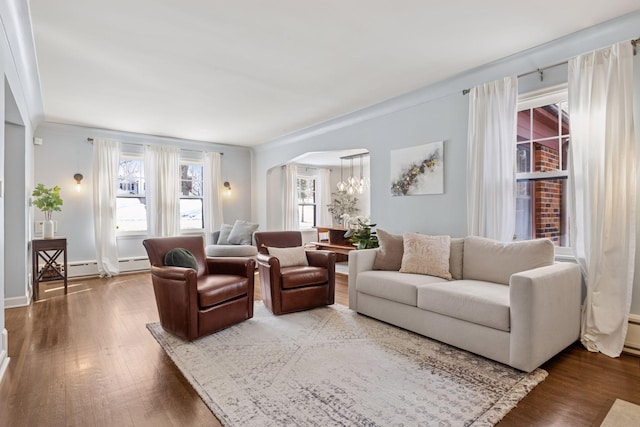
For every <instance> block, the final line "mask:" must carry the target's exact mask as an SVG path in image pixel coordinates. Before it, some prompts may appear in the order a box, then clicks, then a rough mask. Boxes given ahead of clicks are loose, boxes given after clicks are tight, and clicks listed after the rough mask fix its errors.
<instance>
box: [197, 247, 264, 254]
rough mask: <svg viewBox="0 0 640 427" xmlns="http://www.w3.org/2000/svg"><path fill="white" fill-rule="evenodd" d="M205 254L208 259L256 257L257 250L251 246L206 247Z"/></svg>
mask: <svg viewBox="0 0 640 427" xmlns="http://www.w3.org/2000/svg"><path fill="white" fill-rule="evenodd" d="M205 253H206V254H207V256H208V257H253V256H256V255H258V248H256V247H255V246H252V245H207V247H206V248H205Z"/></svg>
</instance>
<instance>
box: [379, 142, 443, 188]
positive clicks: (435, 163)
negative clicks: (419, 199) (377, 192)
mask: <svg viewBox="0 0 640 427" xmlns="http://www.w3.org/2000/svg"><path fill="white" fill-rule="evenodd" d="M390 159H391V194H392V195H393V196H413V195H418V194H442V193H444V161H443V142H442V141H438V142H432V143H430V144H424V145H417V146H415V147H409V148H402V149H400V150H392V151H391V154H390Z"/></svg>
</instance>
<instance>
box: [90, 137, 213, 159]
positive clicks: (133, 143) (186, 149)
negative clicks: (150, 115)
mask: <svg viewBox="0 0 640 427" xmlns="http://www.w3.org/2000/svg"><path fill="white" fill-rule="evenodd" d="M87 141H89V142H90V143H92V144H93V141H95V138H91V137H89V138H87ZM123 144H128V145H140V146H144V145H145V144H139V143H137V142H124V143H123ZM181 150H184V151H192V152H194V153H202V152H203V150H190V149H188V148H181ZM220 155H221V156H224V153H223V152H220Z"/></svg>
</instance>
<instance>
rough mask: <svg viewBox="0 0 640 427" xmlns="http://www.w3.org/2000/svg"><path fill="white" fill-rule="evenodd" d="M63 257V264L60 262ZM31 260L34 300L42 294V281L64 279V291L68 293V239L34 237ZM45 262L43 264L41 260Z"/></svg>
mask: <svg viewBox="0 0 640 427" xmlns="http://www.w3.org/2000/svg"><path fill="white" fill-rule="evenodd" d="M61 255H62V257H63V260H62V261H63V264H62V265H60V264H59V263H58V262H56V261H58V260H59V258H60V256H61ZM31 260H32V267H33V268H32V276H31V277H33V300H34V301H37V300H38V298H39V296H40V295H39V294H40V283H41V282H51V281H54V280H64V293H65V294H66V293H67V239H66V238H64V237H58V238H54V239H33V240H32V241H31ZM41 261H42V262H44V264H43V265H42V266H41V265H40V262H41Z"/></svg>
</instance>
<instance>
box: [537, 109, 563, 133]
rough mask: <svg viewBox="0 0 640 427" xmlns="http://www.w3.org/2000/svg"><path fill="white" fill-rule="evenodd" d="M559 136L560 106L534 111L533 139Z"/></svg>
mask: <svg viewBox="0 0 640 427" xmlns="http://www.w3.org/2000/svg"><path fill="white" fill-rule="evenodd" d="M554 136H556V137H557V136H559V129H558V106H557V105H556V104H551V105H545V106H544V107H538V108H534V109H533V139H543V138H550V137H554Z"/></svg>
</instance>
